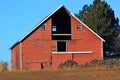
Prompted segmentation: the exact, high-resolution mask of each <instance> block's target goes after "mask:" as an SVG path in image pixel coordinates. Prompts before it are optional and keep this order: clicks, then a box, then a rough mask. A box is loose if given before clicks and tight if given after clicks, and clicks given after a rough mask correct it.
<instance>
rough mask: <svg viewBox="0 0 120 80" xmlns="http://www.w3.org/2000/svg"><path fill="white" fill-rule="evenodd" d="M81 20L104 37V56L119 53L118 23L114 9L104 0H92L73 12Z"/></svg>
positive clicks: (119, 27)
mask: <svg viewBox="0 0 120 80" xmlns="http://www.w3.org/2000/svg"><path fill="white" fill-rule="evenodd" d="M75 16H76V17H78V18H79V19H80V20H81V21H83V22H84V23H85V24H87V25H88V26H89V27H90V28H91V29H92V30H93V31H95V32H96V33H97V34H99V35H100V36H101V37H102V38H103V39H105V42H104V45H103V50H104V56H108V55H113V54H114V55H117V54H120V25H119V19H118V17H115V13H114V10H113V9H112V8H111V7H110V5H109V4H108V3H107V2H105V1H104V0H94V1H93V3H92V4H90V5H84V6H83V8H82V10H79V12H78V13H75Z"/></svg>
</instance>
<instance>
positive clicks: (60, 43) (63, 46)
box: [57, 41, 66, 52]
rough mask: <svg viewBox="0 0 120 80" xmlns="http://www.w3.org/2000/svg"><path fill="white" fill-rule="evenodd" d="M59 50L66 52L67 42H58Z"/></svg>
mask: <svg viewBox="0 0 120 80" xmlns="http://www.w3.org/2000/svg"><path fill="white" fill-rule="evenodd" d="M57 51H58V52H66V42H59V41H58V42H57Z"/></svg>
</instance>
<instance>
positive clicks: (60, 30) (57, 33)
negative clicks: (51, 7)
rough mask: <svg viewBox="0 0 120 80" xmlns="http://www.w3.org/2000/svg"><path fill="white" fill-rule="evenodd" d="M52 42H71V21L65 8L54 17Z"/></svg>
mask: <svg viewBox="0 0 120 80" xmlns="http://www.w3.org/2000/svg"><path fill="white" fill-rule="evenodd" d="M52 40H71V20H70V15H69V13H68V12H67V11H66V10H65V8H64V7H62V8H60V9H59V10H58V11H57V12H56V13H55V14H53V16H52Z"/></svg>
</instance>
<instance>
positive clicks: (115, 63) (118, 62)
mask: <svg viewBox="0 0 120 80" xmlns="http://www.w3.org/2000/svg"><path fill="white" fill-rule="evenodd" d="M84 67H85V68H96V67H99V68H103V67H104V68H115V67H118V68H120V59H105V60H92V61H90V62H89V63H86V64H85V65H84Z"/></svg>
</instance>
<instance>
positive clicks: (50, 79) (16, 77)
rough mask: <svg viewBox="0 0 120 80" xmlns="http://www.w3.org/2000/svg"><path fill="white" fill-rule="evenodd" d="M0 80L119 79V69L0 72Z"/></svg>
mask: <svg viewBox="0 0 120 80" xmlns="http://www.w3.org/2000/svg"><path fill="white" fill-rule="evenodd" d="M0 80H120V70H118V69H117V70H115V69H104V70H101V69H84V70H83V69H82V70H81V69H74V70H41V71H15V72H1V73H0Z"/></svg>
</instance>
